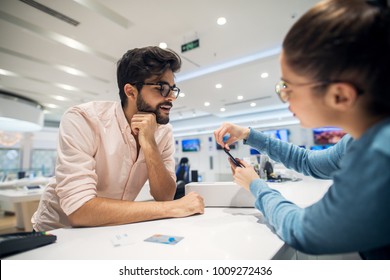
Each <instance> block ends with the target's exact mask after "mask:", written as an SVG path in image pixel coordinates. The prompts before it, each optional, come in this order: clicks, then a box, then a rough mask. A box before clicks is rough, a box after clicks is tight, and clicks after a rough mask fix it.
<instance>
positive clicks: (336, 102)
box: [325, 83, 358, 111]
mask: <svg viewBox="0 0 390 280" xmlns="http://www.w3.org/2000/svg"><path fill="white" fill-rule="evenodd" d="M357 98H358V93H357V91H356V89H355V87H354V86H352V85H351V84H348V83H334V84H331V85H330V86H329V88H328V91H327V93H326V97H325V102H326V104H327V105H328V106H331V107H332V108H334V109H336V110H338V111H347V110H349V109H350V108H352V107H353V106H355V104H356V101H357Z"/></svg>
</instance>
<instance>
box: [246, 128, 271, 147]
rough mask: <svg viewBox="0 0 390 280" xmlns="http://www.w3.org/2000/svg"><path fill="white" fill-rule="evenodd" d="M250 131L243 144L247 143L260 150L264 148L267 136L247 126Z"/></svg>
mask: <svg viewBox="0 0 390 280" xmlns="http://www.w3.org/2000/svg"><path fill="white" fill-rule="evenodd" d="M249 129H250V132H249V135H248V139H246V140H244V145H249V146H252V147H256V148H258V149H260V150H264V149H265V148H266V145H267V141H268V139H269V138H268V136H267V135H265V134H264V133H261V132H260V131H256V130H254V129H253V128H251V127H250V128H249Z"/></svg>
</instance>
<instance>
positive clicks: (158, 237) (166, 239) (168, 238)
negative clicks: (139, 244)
mask: <svg viewBox="0 0 390 280" xmlns="http://www.w3.org/2000/svg"><path fill="white" fill-rule="evenodd" d="M183 238H184V237H181V236H173V235H163V234H154V235H152V236H151V237H149V238H146V239H145V240H144V241H146V242H155V243H161V244H169V245H175V244H177V243H178V242H179V241H180V240H182V239H183Z"/></svg>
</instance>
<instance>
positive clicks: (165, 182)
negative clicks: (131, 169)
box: [143, 143, 176, 201]
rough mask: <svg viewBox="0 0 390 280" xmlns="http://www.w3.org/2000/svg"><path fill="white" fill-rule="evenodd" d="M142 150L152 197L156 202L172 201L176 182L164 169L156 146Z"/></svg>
mask: <svg viewBox="0 0 390 280" xmlns="http://www.w3.org/2000/svg"><path fill="white" fill-rule="evenodd" d="M143 149H144V154H145V161H146V166H147V168H148V178H149V186H150V192H151V194H152V196H153V197H154V199H155V200H157V201H166V200H172V199H173V197H174V195H175V191H176V182H175V181H174V180H173V178H172V176H171V174H170V173H169V172H168V170H167V168H166V167H165V165H164V162H163V160H162V158H161V154H160V151H159V150H158V148H157V145H155V144H154V143H152V144H149V145H148V147H143Z"/></svg>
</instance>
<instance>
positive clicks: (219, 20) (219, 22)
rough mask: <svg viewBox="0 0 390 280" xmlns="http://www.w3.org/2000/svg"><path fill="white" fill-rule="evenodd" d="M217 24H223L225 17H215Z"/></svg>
mask: <svg viewBox="0 0 390 280" xmlns="http://www.w3.org/2000/svg"><path fill="white" fill-rule="evenodd" d="M217 23H218V25H224V24H225V23H226V18H224V17H220V18H218V19H217Z"/></svg>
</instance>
